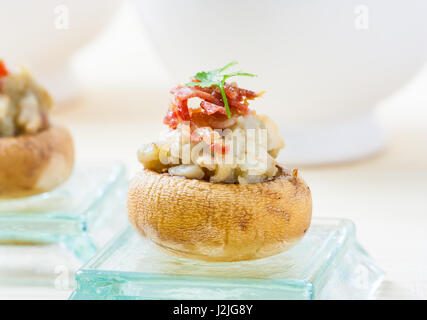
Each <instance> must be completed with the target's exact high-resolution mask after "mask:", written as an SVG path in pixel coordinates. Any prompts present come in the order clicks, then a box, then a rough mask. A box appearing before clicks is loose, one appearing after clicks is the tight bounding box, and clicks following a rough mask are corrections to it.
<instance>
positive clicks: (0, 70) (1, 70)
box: [0, 60, 9, 78]
mask: <svg viewBox="0 0 427 320" xmlns="http://www.w3.org/2000/svg"><path fill="white" fill-rule="evenodd" d="M8 74H9V71H7V69H6V66H5V65H4V62H3V60H0V78H1V77H6V76H7V75H8Z"/></svg>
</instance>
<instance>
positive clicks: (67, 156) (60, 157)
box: [0, 126, 74, 199]
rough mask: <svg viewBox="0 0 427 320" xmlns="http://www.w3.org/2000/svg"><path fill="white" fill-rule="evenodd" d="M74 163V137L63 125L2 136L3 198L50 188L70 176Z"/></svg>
mask: <svg viewBox="0 0 427 320" xmlns="http://www.w3.org/2000/svg"><path fill="white" fill-rule="evenodd" d="M73 165H74V147H73V140H72V138H71V135H70V133H69V132H68V130H67V129H65V128H63V127H59V126H52V127H50V128H48V129H46V130H43V131H41V132H39V133H37V134H24V135H20V136H17V137H6V138H0V199H7V198H17V197H25V196H30V195H34V194H38V193H42V192H46V191H50V190H52V189H54V188H55V187H57V186H58V185H60V184H61V183H63V182H64V181H65V180H67V179H68V177H69V176H70V174H71V171H72V169H73Z"/></svg>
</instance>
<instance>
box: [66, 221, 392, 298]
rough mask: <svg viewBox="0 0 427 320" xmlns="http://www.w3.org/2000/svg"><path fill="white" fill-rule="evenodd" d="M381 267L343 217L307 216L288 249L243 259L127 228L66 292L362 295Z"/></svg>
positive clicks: (162, 295) (86, 294) (88, 295)
mask: <svg viewBox="0 0 427 320" xmlns="http://www.w3.org/2000/svg"><path fill="white" fill-rule="evenodd" d="M383 276H384V273H383V272H382V271H381V270H380V269H379V268H378V267H377V266H376V265H375V263H374V262H373V261H372V259H371V258H370V257H369V256H368V254H367V253H366V252H365V251H364V250H363V249H362V248H361V247H360V245H359V244H358V242H357V241H356V238H355V228H354V225H353V223H352V222H351V221H348V220H341V219H314V220H313V222H312V226H311V227H310V230H309V232H307V235H306V236H305V237H304V238H303V240H302V241H300V242H299V243H298V244H297V245H296V246H295V247H294V248H292V249H291V250H289V251H286V252H283V253H281V254H278V255H276V256H273V257H269V258H264V259H259V260H253V261H243V262H222V263H218V262H203V261H197V260H190V259H185V258H179V257H174V256H171V255H168V254H167V253H165V252H164V251H162V250H160V249H158V248H157V247H156V246H155V245H154V244H152V243H150V242H148V241H147V240H145V239H143V238H141V237H140V236H139V235H137V234H136V233H135V232H134V231H133V230H132V229H131V228H127V229H126V230H125V231H124V232H122V233H121V234H120V235H119V236H117V237H116V238H115V239H113V240H112V241H111V242H110V243H109V244H108V245H107V246H106V247H105V248H104V249H103V250H102V251H101V252H99V253H98V254H97V255H96V256H95V257H94V258H93V259H91V260H90V261H89V262H88V263H87V264H86V265H85V266H84V267H82V268H81V269H80V270H79V271H78V272H77V274H76V281H77V287H76V290H75V291H74V292H73V294H72V295H71V297H70V298H71V299H366V298H371V297H372V295H373V293H374V291H375V290H376V289H377V287H378V286H379V284H380V283H381V281H382V279H383Z"/></svg>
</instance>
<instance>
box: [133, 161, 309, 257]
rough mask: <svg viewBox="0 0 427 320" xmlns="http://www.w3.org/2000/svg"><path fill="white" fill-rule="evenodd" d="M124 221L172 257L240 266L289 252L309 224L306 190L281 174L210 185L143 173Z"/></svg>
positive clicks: (285, 173)
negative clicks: (267, 178)
mask: <svg viewBox="0 0 427 320" xmlns="http://www.w3.org/2000/svg"><path fill="white" fill-rule="evenodd" d="M127 205H128V215H129V221H130V222H131V224H132V225H133V227H134V228H135V229H136V230H137V231H138V232H139V233H140V234H141V235H143V236H144V237H146V238H148V239H150V240H152V241H153V242H154V243H156V244H157V245H159V246H161V247H163V248H164V249H166V250H168V251H170V252H172V253H174V254H175V255H179V256H183V257H188V258H194V259H200V260H205V261H241V260H251V259H259V258H263V257H268V256H271V255H274V254H277V253H279V252H282V251H284V250H287V249H289V248H290V247H291V246H293V245H294V244H295V243H296V242H297V241H298V240H299V239H301V238H302V237H303V235H304V234H305V232H306V231H307V229H308V228H309V226H310V222H311V211H312V203H311V193H310V188H309V187H308V186H307V185H306V183H305V182H304V181H303V180H302V179H301V178H299V177H298V176H296V177H295V176H292V174H291V173H290V172H289V171H287V170H284V169H281V171H280V175H279V176H277V177H276V178H275V179H274V180H271V181H267V182H263V183H255V184H247V185H240V184H221V183H218V184H214V183H210V182H207V181H201V180H194V179H185V178H179V177H173V176H170V175H168V174H159V173H157V172H154V171H151V170H148V169H143V170H142V171H140V172H139V173H138V174H137V175H136V176H135V177H134V178H133V180H132V181H131V183H130V187H129V191H128V201H127Z"/></svg>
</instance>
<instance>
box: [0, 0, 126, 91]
mask: <svg viewBox="0 0 427 320" xmlns="http://www.w3.org/2000/svg"><path fill="white" fill-rule="evenodd" d="M120 4H121V1H120V0H91V1H85V0H72V1H71V0H64V1H57V0H42V1H29V0H13V1H10V0H0V59H4V60H5V62H6V63H7V64H8V65H25V66H29V67H30V68H31V69H32V70H33V71H34V73H36V76H37V78H39V79H41V81H42V82H43V83H44V84H45V85H46V87H48V88H49V91H52V93H53V94H54V95H55V97H57V98H60V99H61V98H63V97H65V96H68V95H69V94H70V93H71V92H72V91H73V89H74V88H73V82H72V79H71V78H70V73H68V72H67V67H68V61H69V60H70V57H71V56H72V55H73V54H74V53H75V52H76V51H77V50H78V49H79V48H80V47H82V46H83V45H85V44H86V43H88V42H89V41H90V40H92V39H93V38H94V37H95V36H96V35H97V34H98V33H99V32H100V31H101V30H102V28H103V27H104V26H105V25H106V24H107V23H108V21H109V20H110V18H111V17H112V15H113V14H114V13H115V11H116V10H117V8H118V6H119V5H120ZM67 21H68V23H67Z"/></svg>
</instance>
